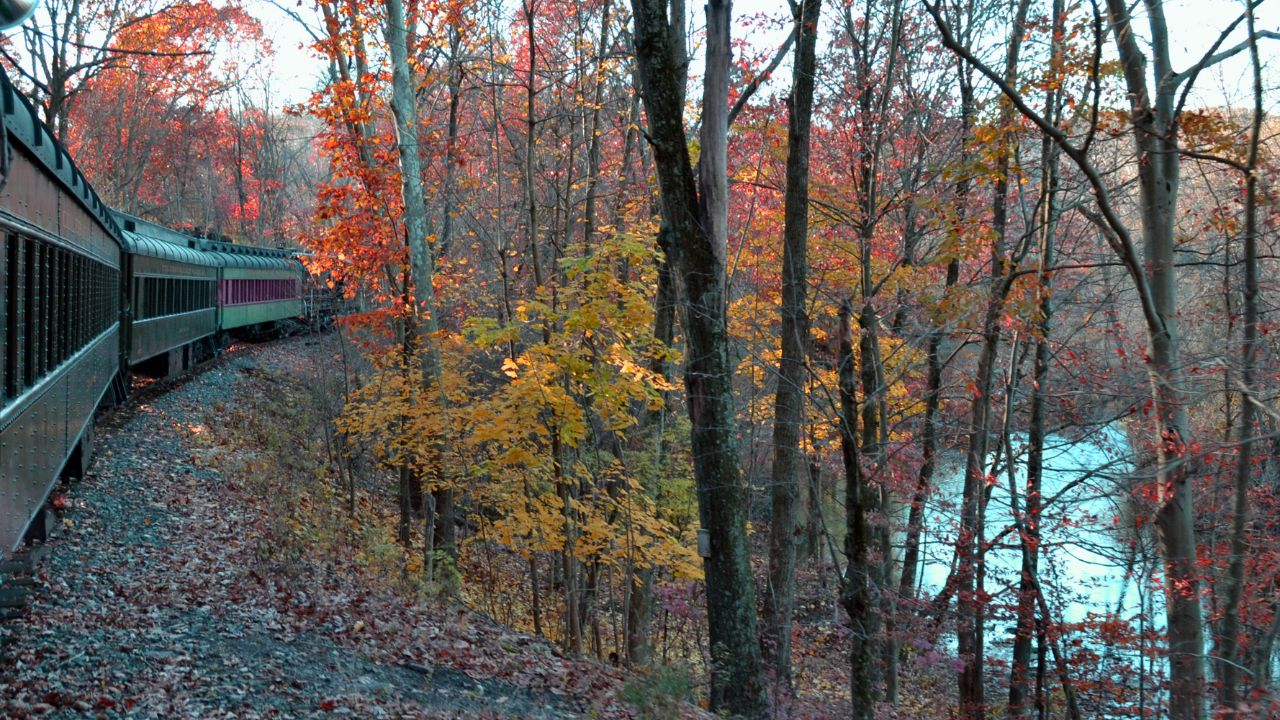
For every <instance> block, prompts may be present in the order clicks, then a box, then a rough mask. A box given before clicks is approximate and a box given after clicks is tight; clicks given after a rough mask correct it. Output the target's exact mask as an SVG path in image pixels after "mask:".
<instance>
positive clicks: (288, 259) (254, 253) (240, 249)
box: [201, 240, 301, 272]
mask: <svg viewBox="0 0 1280 720" xmlns="http://www.w3.org/2000/svg"><path fill="white" fill-rule="evenodd" d="M201 247H203V248H204V250H205V251H206V252H208V253H210V254H213V255H218V256H220V257H221V258H222V262H223V267H231V268H262V269H268V270H289V271H291V272H296V271H298V270H299V269H301V264H300V263H299V262H298V261H297V260H296V259H295V258H294V256H293V251H292V250H281V249H278V248H265V247H258V246H257V245H238V244H235V243H227V242H221V241H218V240H203V241H201Z"/></svg>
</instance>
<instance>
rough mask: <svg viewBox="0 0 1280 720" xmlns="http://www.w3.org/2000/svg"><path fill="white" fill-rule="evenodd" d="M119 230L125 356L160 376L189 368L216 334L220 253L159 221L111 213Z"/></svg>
mask: <svg viewBox="0 0 1280 720" xmlns="http://www.w3.org/2000/svg"><path fill="white" fill-rule="evenodd" d="M114 215H115V218H116V222H117V223H118V224H119V225H120V227H121V228H122V229H123V234H124V241H125V249H126V251H127V253H128V254H127V256H126V260H125V267H126V274H127V276H128V278H129V283H130V284H129V290H128V292H129V295H128V297H129V304H128V307H129V312H127V313H125V325H126V326H125V338H126V348H125V357H126V358H127V359H128V363H129V365H130V366H132V367H136V366H140V365H143V364H144V363H150V364H151V365H152V366H153V367H155V368H157V369H158V370H160V374H165V375H168V374H173V373H174V372H177V371H180V370H185V369H187V368H190V367H191V366H192V365H194V364H195V363H197V362H199V361H200V360H202V359H204V358H206V357H209V356H211V355H212V354H213V353H214V351H215V350H216V349H217V347H216V337H217V334H218V272H219V270H220V269H221V264H222V263H221V261H220V259H219V257H218V256H216V255H215V254H212V253H207V252H204V251H202V250H200V249H198V248H199V244H198V241H197V240H196V239H195V238H193V237H191V236H189V235H184V234H182V233H180V232H177V231H175V230H171V229H169V228H167V227H164V226H162V225H156V224H155V223H151V222H147V221H145V220H142V219H141V218H137V217H134V216H132V215H126V214H125V213H121V212H115V213H114Z"/></svg>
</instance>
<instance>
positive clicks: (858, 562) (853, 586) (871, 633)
mask: <svg viewBox="0 0 1280 720" xmlns="http://www.w3.org/2000/svg"><path fill="white" fill-rule="evenodd" d="M851 315H852V310H851V308H850V307H849V303H848V301H845V302H844V303H842V304H841V306H840V320H839V325H840V327H839V343H840V350H839V352H840V356H839V363H840V365H839V379H840V457H841V459H842V461H843V463H844V481H845V538H844V551H845V555H846V557H847V558H848V566H847V569H846V570H845V577H844V585H843V587H842V588H841V591H840V592H841V598H840V600H841V603H842V604H843V605H844V608H845V611H846V612H848V613H849V622H850V624H851V626H852V627H851V628H850V631H851V633H850V642H849V669H850V678H849V699H850V700H851V701H852V704H853V718H854V719H855V720H872V719H873V718H874V717H875V701H876V693H875V663H876V651H875V643H876V637H877V636H878V635H879V633H880V628H879V625H878V620H879V614H878V613H877V612H876V610H875V601H874V599H873V598H872V579H871V576H872V574H873V570H872V567H871V565H872V564H871V559H870V557H869V555H870V552H869V551H870V546H871V529H870V527H869V525H868V523H867V507H866V506H867V500H868V495H869V493H868V492H867V489H866V478H865V477H864V476H863V471H862V458H861V457H860V456H859V448H858V438H857V427H858V409H857V389H856V388H857V386H856V383H855V380H854V363H853V328H852V327H851V319H850V316H851Z"/></svg>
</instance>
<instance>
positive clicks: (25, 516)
mask: <svg viewBox="0 0 1280 720" xmlns="http://www.w3.org/2000/svg"><path fill="white" fill-rule="evenodd" d="M116 333H117V326H115V325H113V326H112V327H111V328H109V329H108V330H107V331H106V332H104V333H102V334H101V335H99V336H98V337H97V338H96V339H95V340H94V341H93V342H92V343H90V344H89V345H88V346H87V347H85V348H84V349H83V350H81V352H79V353H77V354H76V356H75V357H73V358H72V359H71V360H70V361H68V362H67V363H65V364H64V365H63V366H62V367H61V368H59V369H58V370H57V371H56V372H54V373H51V374H50V375H49V376H48V377H47V378H45V379H44V381H42V382H41V383H40V384H39V385H37V386H36V387H33V388H31V389H30V390H29V391H28V393H27V395H26V396H24V397H23V398H22V401H21V402H20V403H14V404H12V405H10V406H8V407H6V408H4V409H3V410H2V411H0V551H2V552H0V555H4V554H7V553H8V552H9V551H12V550H13V549H14V548H16V547H17V545H18V543H19V542H21V540H22V534H23V531H25V530H26V527H27V524H28V523H29V522H30V520H31V518H32V517H34V516H35V513H36V511H37V510H39V509H40V506H41V505H42V504H43V503H44V501H45V499H46V498H47V497H48V495H49V492H50V491H51V490H52V489H53V486H54V484H55V483H56V482H57V479H58V472H59V471H60V470H61V469H62V466H63V464H65V462H66V460H67V457H68V455H70V452H71V448H72V447H74V444H75V443H76V442H77V441H78V440H79V438H80V435H81V433H83V432H84V428H85V427H86V425H87V424H88V422H89V421H90V420H91V419H92V417H93V410H94V409H95V408H96V407H97V406H98V402H99V401H100V400H101V399H102V395H103V393H105V392H106V390H107V386H108V385H109V384H110V382H111V377H112V375H114V373H115V364H116V343H117V341H118V339H117V334H116Z"/></svg>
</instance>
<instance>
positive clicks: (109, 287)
mask: <svg viewBox="0 0 1280 720" xmlns="http://www.w3.org/2000/svg"><path fill="white" fill-rule="evenodd" d="M0 106H2V110H3V113H2V118H3V132H0V141H2V142H0V271H2V272H0V559H3V558H4V557H7V556H8V555H9V554H10V553H11V552H12V551H13V550H15V549H16V548H17V547H18V546H19V545H20V544H21V543H22V542H23V540H24V539H25V538H28V537H43V536H44V534H45V532H46V528H44V527H43V522H44V520H45V519H46V518H47V517H48V515H47V513H42V512H41V508H42V507H43V506H44V504H45V502H46V500H47V499H48V497H49V493H50V492H51V491H52V490H53V487H54V485H55V484H56V483H57V481H58V479H59V477H60V476H61V475H62V474H63V470H64V469H65V470H67V474H70V475H80V474H82V473H83V472H84V470H85V469H86V468H87V467H88V463H89V460H90V458H91V455H92V437H91V433H92V422H93V415H94V412H95V410H96V409H97V408H98V406H99V404H101V402H102V400H103V398H104V396H105V395H106V393H107V392H108V391H109V390H110V389H111V388H112V386H113V384H114V385H115V388H116V392H115V393H114V394H115V395H116V396H117V397H120V398H123V397H124V395H125V393H126V391H127V385H128V383H127V379H128V374H129V371H130V370H131V369H141V370H145V371H148V372H151V373H152V374H160V375H171V374H174V373H177V372H179V371H181V370H184V369H186V368H189V367H191V366H192V365H193V364H195V363H196V362H198V361H200V360H201V359H203V358H204V357H207V356H209V355H212V354H213V353H215V352H216V351H217V350H218V349H219V348H221V347H223V346H225V344H226V342H227V336H228V334H230V333H237V334H243V335H259V336H260V335H267V334H271V333H272V332H273V331H275V330H276V329H278V328H279V324H280V321H283V320H287V319H291V318H301V316H302V315H303V313H304V308H303V303H304V290H305V289H306V288H308V287H309V285H308V283H306V282H304V280H305V279H306V278H307V277H308V276H307V273H306V271H305V270H304V269H303V266H302V263H301V262H299V260H298V259H297V258H296V257H294V255H293V253H291V252H290V251H287V250H273V249H268V248H260V247H254V246H249V245H235V244H230V243H223V242H214V241H209V240H203V239H199V238H196V237H193V236H191V235H187V234H184V233H181V232H178V231H176V230H172V229H170V228H166V227H164V226H162V225H156V224H155V223H151V222H147V221H145V220H142V219H140V218H137V217H134V216H132V215H126V214H124V213H116V212H113V211H111V210H110V209H109V208H107V207H106V206H105V205H103V204H102V202H101V200H100V199H99V198H98V196H97V194H96V193H95V192H94V191H93V189H92V188H91V187H90V186H89V185H88V183H87V182H85V178H84V175H83V174H81V173H80V171H79V170H77V169H76V167H75V165H74V164H72V162H71V158H70V157H69V156H68V155H67V152H66V150H64V149H63V148H62V147H61V146H59V145H58V144H57V143H56V142H55V141H54V139H53V137H52V136H51V135H50V134H49V131H48V129H47V128H45V127H44V125H43V124H42V123H41V122H40V121H39V119H38V117H37V115H36V111H35V109H34V108H32V106H31V105H30V104H29V103H28V102H27V100H26V99H25V98H23V97H22V96H21V95H20V94H19V93H18V92H16V91H15V90H14V88H13V86H12V85H11V84H10V82H9V79H8V77H7V76H5V75H4V73H3V72H0ZM9 147H12V148H13V152H9V151H8V148H9ZM157 371H158V372H157Z"/></svg>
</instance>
